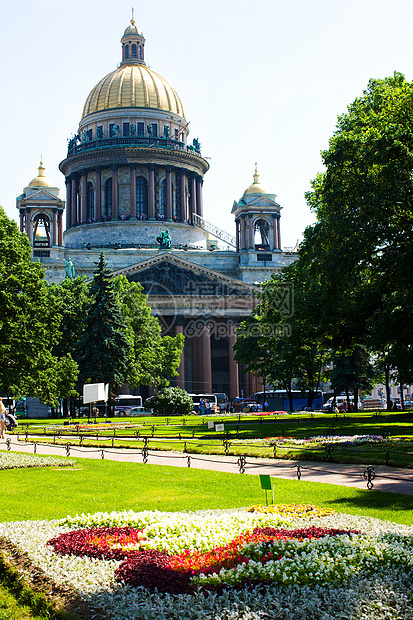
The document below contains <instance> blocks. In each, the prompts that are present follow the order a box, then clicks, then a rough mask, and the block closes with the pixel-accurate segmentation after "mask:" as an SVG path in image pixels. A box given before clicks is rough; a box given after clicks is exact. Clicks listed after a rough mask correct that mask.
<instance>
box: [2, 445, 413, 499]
mask: <svg viewBox="0 0 413 620" xmlns="http://www.w3.org/2000/svg"><path fill="white" fill-rule="evenodd" d="M8 440H10V444H9V445H10V449H11V450H13V451H14V452H25V453H29V454H33V453H34V452H35V453H36V454H38V455H55V456H67V454H66V448H65V446H62V445H60V446H59V445H54V444H47V445H45V444H41V443H37V444H35V443H34V442H33V441H31V442H25V441H24V440H23V441H18V440H17V437H16V436H15V435H7V434H6V439H5V440H4V439H1V440H0V450H7V449H8ZM102 454H103V457H104V458H105V459H108V460H111V461H128V462H134V463H142V462H144V455H143V454H142V449H141V448H137V449H136V450H123V449H122V450H120V449H119V448H104V449H103V450H102V449H100V448H86V447H75V446H71V448H70V456H71V457H79V458H90V459H102ZM146 459H147V460H146V462H147V463H148V464H150V465H169V466H173V467H188V466H190V467H191V468H194V469H204V470H215V471H222V472H228V473H241V471H240V469H241V468H242V469H243V470H244V472H242V473H244V475H245V474H246V475H258V474H269V475H270V476H271V477H274V478H284V479H290V480H292V479H294V478H295V479H297V478H298V477H300V479H301V480H310V481H312V482H324V483H328V484H337V485H342V486H348V487H354V488H358V489H367V482H368V470H367V466H364V465H346V464H342V463H325V462H323V463H321V462H314V461H300V462H299V461H286V460H282V459H264V458H253V457H247V458H246V461H245V463H242V462H240V459H237V457H236V456H223V455H211V454H205V455H202V454H199V455H198V454H197V455H194V454H182V452H172V451H171V452H163V451H162V452H161V451H153V450H148V453H147V455H146ZM374 473H375V478H374V479H373V480H372V483H373V488H374V490H375V491H387V492H389V493H402V494H405V495H413V471H412V470H409V469H401V468H399V469H396V468H393V467H387V466H385V465H376V466H374Z"/></svg>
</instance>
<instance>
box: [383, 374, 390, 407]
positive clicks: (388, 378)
mask: <svg viewBox="0 0 413 620" xmlns="http://www.w3.org/2000/svg"><path fill="white" fill-rule="evenodd" d="M384 381H385V387H386V402H387V411H391V397H390V396H391V392H390V368H389V366H388V364H386V365H385V367H384Z"/></svg>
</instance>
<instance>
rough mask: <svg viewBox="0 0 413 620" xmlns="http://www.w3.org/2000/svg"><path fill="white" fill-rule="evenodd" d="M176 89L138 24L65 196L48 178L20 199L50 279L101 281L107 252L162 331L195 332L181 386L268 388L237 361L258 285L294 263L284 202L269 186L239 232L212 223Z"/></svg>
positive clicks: (188, 336) (102, 93)
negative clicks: (284, 234)
mask: <svg viewBox="0 0 413 620" xmlns="http://www.w3.org/2000/svg"><path fill="white" fill-rule="evenodd" d="M188 124H189V123H188V121H187V120H186V118H185V114H184V109H183V106H182V103H181V100H180V98H179V96H178V94H177V92H176V91H175V90H174V89H173V88H172V87H171V86H170V85H169V84H168V82H167V81H166V80H165V79H164V78H162V77H161V76H160V75H158V74H157V73H155V72H154V71H152V70H151V69H149V68H148V67H147V65H146V63H145V38H144V36H143V34H142V32H141V30H140V29H139V28H137V26H136V24H135V22H134V20H131V23H130V25H129V26H128V27H127V28H126V30H125V32H124V34H123V36H122V38H121V62H120V64H119V66H118V67H117V68H116V69H115V70H114V71H112V72H111V73H109V74H108V75H107V76H105V77H104V78H103V79H102V80H100V82H99V83H98V84H97V85H96V86H95V87H94V88H93V89H92V90H91V92H90V94H89V95H88V97H87V99H86V102H85V105H84V108H83V113H82V116H81V120H80V123H79V126H78V129H77V130H76V132H75V134H74V136H73V137H72V138H71V139H70V140H69V142H68V149H67V155H66V158H65V159H64V160H63V161H62V162H61V164H60V170H61V172H62V173H63V174H64V176H65V184H66V200H64V199H62V198H61V197H60V196H59V190H58V188H56V187H54V186H53V184H52V183H51V182H50V181H49V180H48V179H47V177H46V176H45V169H44V167H43V164H42V163H41V164H40V167H39V173H38V176H37V177H36V178H34V179H33V180H32V181H31V182H30V183H29V184H28V186H27V187H26V188H25V189H24V191H23V193H22V195H21V196H19V197H18V199H17V208H18V210H19V215H20V230H21V231H22V232H25V233H26V234H27V235H28V237H29V239H30V242H31V245H32V248H33V258H34V260H40V261H41V262H42V264H43V266H44V268H45V270H46V279H47V280H48V281H49V282H60V281H62V280H63V279H64V278H65V277H72V276H73V271H74V273H75V274H76V275H86V276H87V277H91V276H92V275H93V272H94V270H95V267H96V263H97V261H98V258H99V255H100V253H101V252H102V251H103V252H104V254H105V259H106V261H107V263H108V266H109V267H110V268H111V269H112V270H113V271H114V273H115V275H117V274H123V275H125V276H126V277H127V278H128V279H129V280H130V281H136V282H140V283H141V284H142V286H143V288H144V291H145V293H147V294H148V296H149V304H150V306H151V307H152V311H153V313H154V314H155V315H156V316H157V317H158V318H159V320H160V322H161V325H162V328H163V333H164V334H169V335H175V334H177V333H182V334H184V335H185V347H184V351H183V355H182V359H181V365H180V368H179V376H178V377H176V379H175V380H174V382H175V384H176V385H178V386H180V387H183V388H185V389H186V390H187V391H188V392H198V393H211V392H225V393H226V394H228V396H229V397H230V398H235V397H236V396H240V395H245V396H247V395H249V394H251V393H253V392H254V391H259V390H260V389H261V386H262V382H261V378H260V377H255V376H253V375H252V374H251V373H247V372H244V369H243V368H241V367H239V366H238V365H237V364H236V363H235V361H234V356H233V349H232V345H233V344H234V342H235V339H236V334H235V329H236V327H237V325H238V324H239V323H240V321H242V320H243V319H244V318H246V317H247V316H248V315H249V313H250V311H251V309H252V308H253V307H254V305H255V304H256V303H257V293H258V292H259V289H260V286H259V285H260V283H261V282H263V281H264V280H265V279H267V278H268V277H270V275H271V274H272V273H275V272H277V271H279V270H280V269H282V268H283V267H285V266H286V265H287V264H289V263H290V262H291V261H293V260H294V259H295V254H294V252H291V251H289V252H286V251H283V250H282V247H281V227H280V217H281V206H280V205H279V204H278V203H277V202H276V196H275V195H274V194H271V193H269V192H267V191H266V190H265V189H264V188H263V187H262V185H261V184H260V182H259V175H258V172H257V168H256V169H255V174H254V176H253V183H252V184H251V185H250V186H249V187H247V189H246V190H245V192H244V193H243V195H242V197H241V198H240V199H239V200H238V201H234V204H233V207H232V213H233V214H234V224H235V231H234V232H235V234H230V233H227V232H225V231H223V230H221V229H220V228H219V227H217V226H215V225H214V224H212V223H210V222H208V221H207V219H206V218H205V217H204V205H203V197H202V190H203V183H204V175H205V174H206V173H207V171H208V169H209V164H208V162H207V161H206V159H204V158H203V157H202V153H201V145H200V143H199V141H198V139H193V140H192V141H191V140H190V139H189V129H188Z"/></svg>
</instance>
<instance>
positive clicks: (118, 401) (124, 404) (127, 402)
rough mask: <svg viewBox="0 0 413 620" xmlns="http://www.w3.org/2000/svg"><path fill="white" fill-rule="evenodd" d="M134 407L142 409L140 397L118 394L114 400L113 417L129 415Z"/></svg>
mask: <svg viewBox="0 0 413 620" xmlns="http://www.w3.org/2000/svg"><path fill="white" fill-rule="evenodd" d="M135 407H142V396H134V395H133V394H120V395H119V396H117V397H116V398H115V408H114V413H115V415H121V416H125V415H129V414H130V411H131V409H134V408H135Z"/></svg>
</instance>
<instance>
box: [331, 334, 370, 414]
mask: <svg viewBox="0 0 413 620" xmlns="http://www.w3.org/2000/svg"><path fill="white" fill-rule="evenodd" d="M333 362H334V367H333V371H332V373H331V387H332V388H333V390H334V393H335V394H336V393H337V392H339V391H345V393H346V396H347V411H350V398H349V393H350V392H353V395H354V407H355V410H356V411H357V409H358V398H359V390H363V391H367V390H371V388H372V378H373V366H372V364H371V363H370V354H369V352H368V351H367V350H366V349H365V348H364V347H362V346H360V345H357V346H355V347H354V349H353V350H352V351H348V352H345V351H343V352H337V353H336V354H335V355H334V357H333Z"/></svg>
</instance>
